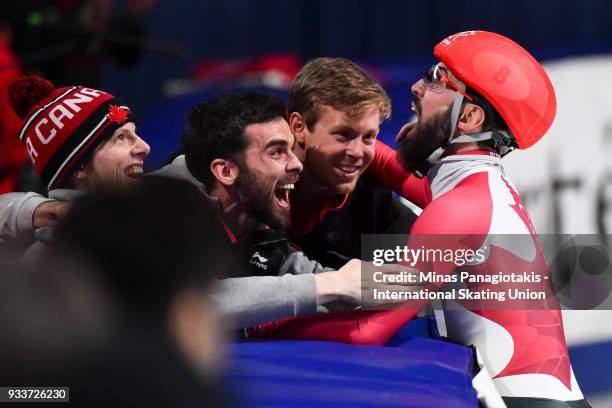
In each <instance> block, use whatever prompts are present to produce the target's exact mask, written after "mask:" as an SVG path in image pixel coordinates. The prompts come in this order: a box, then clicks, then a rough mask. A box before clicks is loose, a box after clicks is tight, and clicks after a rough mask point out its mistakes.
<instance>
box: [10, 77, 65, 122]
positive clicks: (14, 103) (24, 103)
mask: <svg viewBox="0 0 612 408" xmlns="http://www.w3.org/2000/svg"><path fill="white" fill-rule="evenodd" d="M54 88H55V86H54V85H53V83H51V82H50V81H48V80H46V79H44V78H41V77H39V76H36V75H28V76H25V77H22V78H19V79H17V80H15V81H14V82H13V83H12V84H11V86H10V88H9V103H10V104H11V107H12V108H13V110H14V111H15V113H16V114H17V116H19V117H20V118H21V119H24V118H25V117H26V116H27V115H28V113H29V112H30V110H31V109H32V108H33V107H34V106H35V105H36V104H38V103H39V102H40V101H42V100H43V99H45V98H46V97H48V96H49V95H50V94H51V92H52V91H53V89H54Z"/></svg>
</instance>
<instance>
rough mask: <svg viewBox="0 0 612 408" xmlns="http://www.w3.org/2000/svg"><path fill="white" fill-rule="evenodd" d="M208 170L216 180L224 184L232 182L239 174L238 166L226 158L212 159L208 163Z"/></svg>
mask: <svg viewBox="0 0 612 408" xmlns="http://www.w3.org/2000/svg"><path fill="white" fill-rule="evenodd" d="M210 171H211V172H212V174H213V176H215V178H216V179H217V181H218V182H219V183H221V184H223V185H225V186H231V185H232V184H234V183H235V182H236V179H237V178H238V175H239V174H240V168H239V167H238V166H237V165H236V163H234V162H233V161H231V160H227V159H214V160H213V161H212V162H211V163H210Z"/></svg>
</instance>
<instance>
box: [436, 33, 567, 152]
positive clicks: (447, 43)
mask: <svg viewBox="0 0 612 408" xmlns="http://www.w3.org/2000/svg"><path fill="white" fill-rule="evenodd" d="M434 55H435V56H436V58H437V59H438V60H440V61H441V62H443V63H444V65H446V67H447V68H448V69H449V70H450V71H451V72H452V73H453V74H454V75H455V76H457V78H459V79H460V80H461V81H463V82H464V83H465V84H466V85H467V86H468V87H470V88H472V89H474V90H476V92H478V93H479V94H480V95H482V96H484V97H485V98H486V99H487V100H488V101H489V102H490V103H491V104H492V105H493V107H495V109H496V110H497V112H499V114H500V115H501V116H502V117H503V118H504V120H505V121H506V123H507V124H508V126H509V127H510V131H511V132H512V134H513V136H514V138H515V139H516V142H517V144H518V146H519V148H520V149H526V148H528V147H530V146H531V145H533V144H535V143H536V142H537V141H538V140H540V138H541V137H542V136H544V134H545V133H546V131H547V130H548V129H549V128H550V126H551V125H552V122H553V120H554V118H555V113H556V110H557V100H556V97H555V91H554V89H553V86H552V83H551V82H550V79H549V78H548V75H546V72H544V69H543V68H542V66H541V65H540V63H539V62H538V61H536V60H535V58H533V57H532V56H531V54H529V52H527V51H526V50H525V49H524V48H523V47H521V46H520V45H518V44H517V43H515V42H514V41H512V40H510V39H509V38H506V37H504V36H503V35H499V34H495V33H491V32H487V31H464V32H461V33H457V34H453V35H451V36H449V37H447V38H445V39H443V40H442V41H440V43H438V45H436V47H435V48H434Z"/></svg>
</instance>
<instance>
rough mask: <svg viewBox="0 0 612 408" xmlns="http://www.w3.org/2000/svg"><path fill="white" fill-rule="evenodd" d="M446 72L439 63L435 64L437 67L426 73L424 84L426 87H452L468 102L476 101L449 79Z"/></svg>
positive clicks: (433, 66)
mask: <svg viewBox="0 0 612 408" xmlns="http://www.w3.org/2000/svg"><path fill="white" fill-rule="evenodd" d="M445 71H446V69H444V68H443V67H440V64H439V63H438V64H435V65H432V66H431V68H429V69H428V70H427V72H425V73H424V74H423V82H424V83H425V85H430V84H434V85H436V84H444V85H447V86H450V87H451V88H453V89H454V90H455V91H457V92H459V93H461V95H463V96H464V97H465V98H466V99H467V100H468V101H470V102H472V101H473V100H474V98H472V97H471V96H470V95H468V94H467V93H466V92H465V91H464V90H463V89H461V87H460V86H459V85H457V84H456V83H454V82H453V81H452V80H451V79H450V78H449V77H448V75H447V73H446V72H445Z"/></svg>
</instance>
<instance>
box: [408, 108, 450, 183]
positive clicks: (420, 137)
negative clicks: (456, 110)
mask: <svg viewBox="0 0 612 408" xmlns="http://www.w3.org/2000/svg"><path fill="white" fill-rule="evenodd" d="M417 102H418V101H416V100H415V105H416V106H417V109H418V108H419V107H420V105H419V104H418V103H417ZM418 110H420V109H418ZM449 132H450V107H448V108H447V109H446V110H445V111H443V112H440V113H437V114H436V115H435V116H433V117H432V118H430V119H429V120H427V121H423V120H420V121H419V122H418V123H417V126H416V129H415V131H414V133H413V134H412V135H411V136H408V137H406V138H405V139H404V141H403V142H402V143H401V144H400V145H399V147H398V148H397V155H398V157H399V159H400V161H401V163H402V165H403V166H404V169H406V171H408V172H411V173H413V172H414V171H415V170H418V169H419V168H420V167H421V166H423V164H424V163H425V161H426V160H427V158H428V157H429V156H430V155H431V154H432V153H433V152H435V151H436V150H437V149H438V148H440V147H446V145H447V144H448V139H449Z"/></svg>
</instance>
